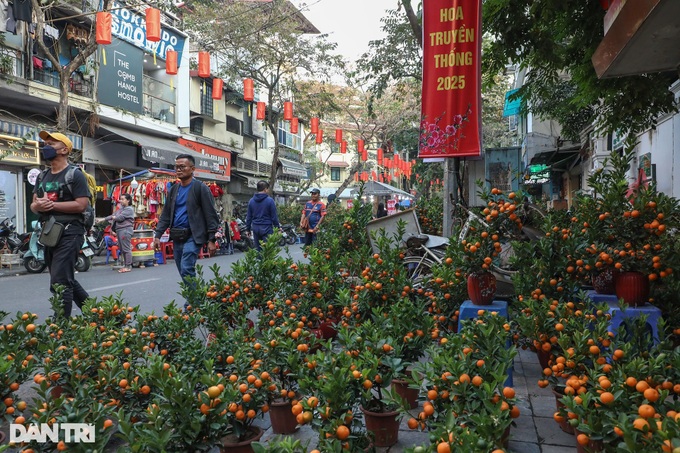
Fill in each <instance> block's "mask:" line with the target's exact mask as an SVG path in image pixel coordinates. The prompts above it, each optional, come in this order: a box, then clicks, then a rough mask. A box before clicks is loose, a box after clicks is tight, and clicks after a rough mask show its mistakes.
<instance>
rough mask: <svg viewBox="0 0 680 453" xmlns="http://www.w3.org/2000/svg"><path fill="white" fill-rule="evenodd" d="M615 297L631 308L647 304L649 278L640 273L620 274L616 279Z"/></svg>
mask: <svg viewBox="0 0 680 453" xmlns="http://www.w3.org/2000/svg"><path fill="white" fill-rule="evenodd" d="M615 287H616V297H618V298H619V299H623V301H624V302H625V303H627V304H628V305H630V306H631V307H638V306H640V305H645V304H646V303H647V302H649V278H647V276H646V275H645V274H643V273H642V272H622V273H620V274H619V275H618V276H617V277H616V284H615Z"/></svg>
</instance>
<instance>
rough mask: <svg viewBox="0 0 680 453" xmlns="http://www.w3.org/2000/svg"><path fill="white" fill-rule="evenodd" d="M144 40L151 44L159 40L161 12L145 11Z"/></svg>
mask: <svg viewBox="0 0 680 453" xmlns="http://www.w3.org/2000/svg"><path fill="white" fill-rule="evenodd" d="M146 39H147V40H149V41H152V42H158V41H160V40H161V10H160V9H158V8H147V9H146Z"/></svg>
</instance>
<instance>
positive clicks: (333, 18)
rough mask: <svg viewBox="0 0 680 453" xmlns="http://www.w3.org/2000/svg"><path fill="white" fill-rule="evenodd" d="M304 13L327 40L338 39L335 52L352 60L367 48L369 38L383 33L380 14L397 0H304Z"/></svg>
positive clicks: (377, 36)
mask: <svg viewBox="0 0 680 453" xmlns="http://www.w3.org/2000/svg"><path fill="white" fill-rule="evenodd" d="M306 3H307V8H306V9H304V10H303V14H304V15H305V17H306V18H307V19H309V20H310V22H312V23H313V24H314V25H315V26H316V28H318V29H319V31H320V32H321V33H327V34H328V35H329V38H328V39H329V41H331V42H336V43H338V48H337V50H336V51H337V52H338V53H339V54H341V55H343V56H344V57H345V58H346V59H348V60H350V61H354V60H356V59H357V58H359V57H360V56H361V54H362V53H364V52H365V51H366V50H368V42H369V41H372V40H375V39H380V38H382V37H383V36H384V33H383V32H382V30H381V26H382V23H381V22H380V18H381V17H382V16H383V15H384V12H385V10H387V9H395V8H396V6H397V3H398V0H306Z"/></svg>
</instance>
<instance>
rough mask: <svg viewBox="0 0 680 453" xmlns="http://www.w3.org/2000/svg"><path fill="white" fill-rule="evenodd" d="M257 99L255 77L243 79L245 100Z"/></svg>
mask: <svg viewBox="0 0 680 453" xmlns="http://www.w3.org/2000/svg"><path fill="white" fill-rule="evenodd" d="M254 99H255V84H254V82H253V79H243V100H244V101H248V102H253V100H254Z"/></svg>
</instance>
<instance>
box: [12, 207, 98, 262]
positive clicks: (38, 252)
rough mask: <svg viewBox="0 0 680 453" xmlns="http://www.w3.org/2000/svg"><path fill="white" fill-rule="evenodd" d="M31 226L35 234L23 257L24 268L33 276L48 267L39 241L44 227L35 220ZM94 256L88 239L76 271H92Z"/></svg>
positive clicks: (81, 251) (82, 249)
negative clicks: (92, 257)
mask: <svg viewBox="0 0 680 453" xmlns="http://www.w3.org/2000/svg"><path fill="white" fill-rule="evenodd" d="M31 226H32V227H33V232H32V233H31V238H30V240H29V241H28V250H27V251H26V253H24V256H23V261H24V267H25V268H26V270H27V271H28V272H30V273H31V274H40V273H42V272H43V271H44V270H45V268H46V267H47V263H46V262H45V246H44V245H42V244H41V243H40V241H38V238H40V233H41V232H42V226H41V224H40V222H38V221H37V220H34V221H33V222H32V223H31ZM92 255H94V251H93V249H92V248H91V246H90V241H89V239H87V238H86V239H85V240H84V241H83V246H82V247H81V249H80V253H78V259H77V260H76V266H75V269H76V271H78V272H87V271H88V270H90V268H91V267H92V259H91V256H92Z"/></svg>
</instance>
